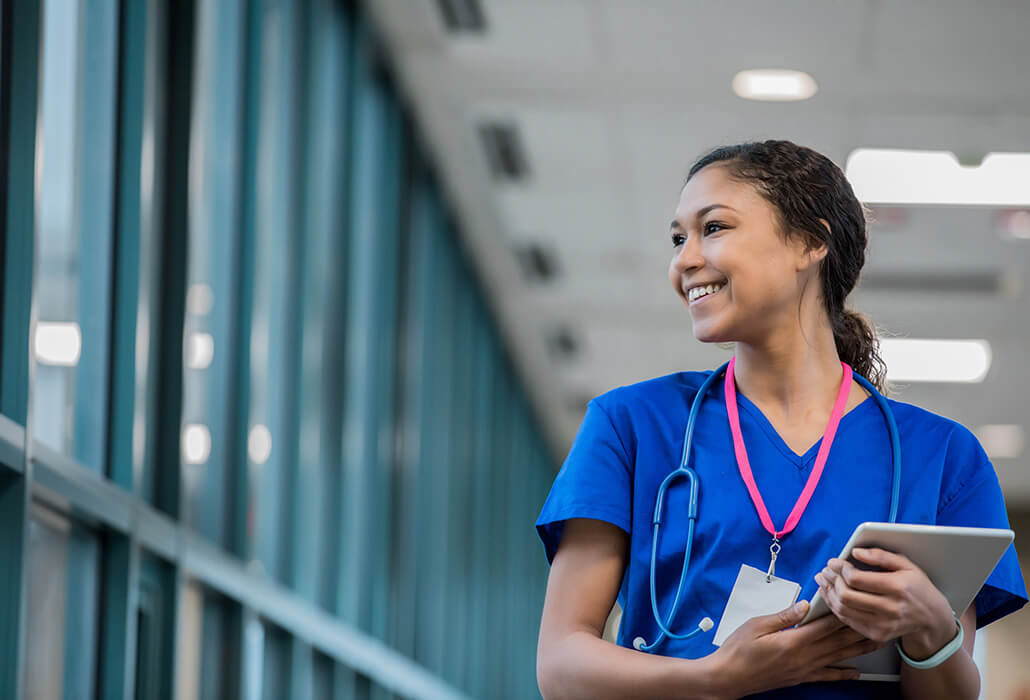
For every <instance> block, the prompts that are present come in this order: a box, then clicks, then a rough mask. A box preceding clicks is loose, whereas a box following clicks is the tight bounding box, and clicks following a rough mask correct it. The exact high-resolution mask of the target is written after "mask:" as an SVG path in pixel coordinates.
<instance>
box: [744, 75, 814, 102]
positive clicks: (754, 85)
mask: <svg viewBox="0 0 1030 700" xmlns="http://www.w3.org/2000/svg"><path fill="white" fill-rule="evenodd" d="M817 89H818V88H817V87H816V84H815V80H813V79H812V76H810V75H809V74H808V73H802V72H801V71H799V70H776V69H771V68H765V69H760V70H743V71H740V72H739V73H737V74H736V75H735V76H733V92H735V93H737V95H738V96H740V97H743V98H744V99H748V100H765V101H772V102H785V101H790V100H807V99H808V98H809V97H811V96H812V95H814V94H815V92H816V90H817Z"/></svg>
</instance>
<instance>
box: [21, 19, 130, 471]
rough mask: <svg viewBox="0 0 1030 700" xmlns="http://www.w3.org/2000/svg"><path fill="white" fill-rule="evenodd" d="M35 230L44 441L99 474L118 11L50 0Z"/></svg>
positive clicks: (36, 343)
mask: <svg viewBox="0 0 1030 700" xmlns="http://www.w3.org/2000/svg"><path fill="white" fill-rule="evenodd" d="M43 8H44V9H43V16H42V30H41V31H42V43H43V47H42V61H41V66H40V71H41V74H42V75H41V90H42V95H41V110H40V123H39V127H40V129H39V133H40V135H41V150H42V171H41V180H40V190H39V206H38V211H39V216H38V220H37V228H36V242H37V251H38V267H37V269H38V277H37V279H36V282H35V287H36V304H37V315H38V322H37V325H36V331H35V336H34V339H33V343H32V351H33V352H34V353H35V359H36V363H37V367H36V374H35V379H34V381H35V384H34V387H33V390H34V392H35V393H34V398H33V405H34V418H35V425H34V430H35V433H36V437H37V439H39V440H40V441H42V442H43V443H45V444H47V445H48V446H50V447H52V448H54V449H56V450H58V451H61V452H63V453H65V454H69V455H71V456H72V457H74V458H75V459H76V460H78V461H79V462H81V463H83V464H85V465H87V466H88V467H89V468H91V469H94V470H97V471H100V470H101V469H102V468H103V463H104V450H105V446H104V435H105V422H106V412H107V401H106V395H107V375H108V371H107V367H108V335H109V323H110V308H111V253H112V231H113V187H114V180H115V178H114V124H115V118H114V114H115V54H116V48H117V41H116V37H117V11H118V7H117V5H116V4H115V3H106V2H105V3H101V2H95V3H88V4H86V3H80V2H76V1H75V0H48V2H46V3H45V4H44V6H43Z"/></svg>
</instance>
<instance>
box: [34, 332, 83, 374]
mask: <svg viewBox="0 0 1030 700" xmlns="http://www.w3.org/2000/svg"><path fill="white" fill-rule="evenodd" d="M35 350H36V360H37V361H38V362H39V363H40V364H42V365H55V366H57V367H74V366H75V365H77V364H79V357H80V356H81V355H82V331H81V330H80V329H79V324H77V323H69V322H47V321H40V322H39V323H37V324H36V337H35Z"/></svg>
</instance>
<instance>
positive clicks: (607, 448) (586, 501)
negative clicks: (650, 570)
mask: <svg viewBox="0 0 1030 700" xmlns="http://www.w3.org/2000/svg"><path fill="white" fill-rule="evenodd" d="M631 463H632V462H631V460H630V458H629V452H628V451H627V449H626V446H625V445H624V444H623V442H622V439H621V438H620V437H619V435H618V433H617V432H616V431H615V426H614V424H613V423H612V420H611V418H610V417H609V415H608V413H607V411H605V409H604V408H602V407H601V403H600V400H599V399H598V398H594V399H591V401H590V403H588V404H587V412H586V416H585V417H584V418H583V422H582V423H581V424H580V426H579V432H578V433H577V434H576V438H575V440H574V441H573V443H572V447H571V449H570V450H569V454H568V456H567V457H566V458H565V462H564V463H563V464H562V468H561V470H560V471H559V472H558V476H557V477H555V479H554V485H553V486H552V487H551V492H550V494H549V495H548V497H547V501H546V502H545V503H544V506H543V509H542V511H541V513H540V517H539V518H538V519H537V523H536V528H537V532H538V533H539V535H540V539H541V540H542V542H543V544H544V551H545V553H546V554H547V561H548V563H551V561H553V559H554V554H555V552H556V551H558V543H559V542H560V541H561V536H562V531H563V530H564V527H565V521H566V520H568V519H569V518H592V519H594V520H604V521H606V522H609V523H612V524H613V525H616V526H618V527H620V528H622V529H623V530H624V531H625V532H626V533H627V534H630V522H631V520H630V511H631V505H630V504H631V503H632V493H633V491H632V484H633V474H632V469H631V467H630V465H631Z"/></svg>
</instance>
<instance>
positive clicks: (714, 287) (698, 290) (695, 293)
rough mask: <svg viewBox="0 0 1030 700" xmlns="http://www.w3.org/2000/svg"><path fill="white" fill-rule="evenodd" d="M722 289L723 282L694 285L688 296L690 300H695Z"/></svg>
mask: <svg viewBox="0 0 1030 700" xmlns="http://www.w3.org/2000/svg"><path fill="white" fill-rule="evenodd" d="M720 289H722V285H721V284H709V285H708V286H706V287H694V288H693V289H691V290H690V292H689V293H688V295H687V298H688V300H689V301H694V300H696V299H700V298H701V297H703V296H708V295H709V294H712V293H714V292H718V291H719V290H720Z"/></svg>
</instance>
